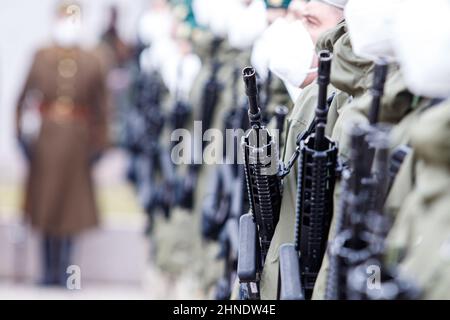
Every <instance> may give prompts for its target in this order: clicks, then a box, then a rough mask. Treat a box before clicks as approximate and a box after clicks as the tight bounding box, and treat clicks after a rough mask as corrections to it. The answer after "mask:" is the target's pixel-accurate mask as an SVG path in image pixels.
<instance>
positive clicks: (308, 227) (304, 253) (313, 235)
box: [280, 51, 338, 299]
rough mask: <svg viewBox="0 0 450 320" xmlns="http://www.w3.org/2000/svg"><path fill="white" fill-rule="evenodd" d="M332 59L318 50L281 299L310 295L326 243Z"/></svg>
mask: <svg viewBox="0 0 450 320" xmlns="http://www.w3.org/2000/svg"><path fill="white" fill-rule="evenodd" d="M331 59H332V54H331V53H330V52H329V51H321V52H320V53H319V70H318V79H317V82H318V85H319V94H318V102H317V108H316V117H315V129H314V132H313V133H311V134H309V135H308V136H306V137H305V138H304V139H303V140H301V141H300V144H299V146H300V149H299V160H298V180H297V181H298V192H297V203H296V226H295V243H294V245H292V244H285V245H283V246H282V247H281V248H280V283H281V288H280V289H281V290H280V298H281V299H303V298H306V299H310V298H311V295H312V291H313V288H314V284H315V281H316V278H317V275H318V272H319V269H320V267H321V264H322V259H323V256H324V254H325V249H326V245H327V239H328V231H329V228H330V223H331V218H332V212H333V190H334V184H335V177H336V168H337V152H338V149H337V146H336V143H335V142H334V141H332V140H331V139H329V138H328V137H326V136H325V127H326V123H327V114H328V106H327V87H328V84H329V82H330V70H331ZM299 254H300V258H299Z"/></svg>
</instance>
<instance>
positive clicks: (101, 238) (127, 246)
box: [0, 0, 195, 299]
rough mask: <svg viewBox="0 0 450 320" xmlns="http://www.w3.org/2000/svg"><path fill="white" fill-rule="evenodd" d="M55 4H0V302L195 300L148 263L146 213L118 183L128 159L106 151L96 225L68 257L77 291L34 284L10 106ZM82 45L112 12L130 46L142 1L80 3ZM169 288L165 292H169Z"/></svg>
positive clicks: (50, 25)
mask: <svg viewBox="0 0 450 320" xmlns="http://www.w3.org/2000/svg"><path fill="white" fill-rule="evenodd" d="M58 3H59V1H57V0H42V1H30V0H1V1H0V6H1V10H0V21H1V28H0V39H1V41H0V106H1V107H0V130H1V134H0V299H10V298H11V299H15V298H20V299H28V298H30V299H46V298H50V299H52V298H63V299H64V298H97V299H98V298H101V299H108V298H120V299H128V298H130V299H141V298H142V299H154V298H160V299H165V298H183V297H184V298H186V297H190V298H195V294H192V292H187V291H185V288H187V287H188V285H184V286H183V285H181V286H179V287H178V286H176V285H174V284H173V283H170V281H169V280H168V279H166V278H164V276H162V275H161V274H158V271H156V270H155V269H154V268H153V267H152V265H151V263H149V256H150V254H149V253H150V250H151V248H150V243H149V241H148V239H147V238H146V237H145V234H144V226H145V215H144V214H143V213H142V209H141V206H140V205H139V204H138V201H137V198H136V195H135V193H134V192H133V188H132V187H131V185H130V184H129V183H128V182H127V181H126V179H125V171H126V166H127V157H126V155H125V152H124V151H122V150H120V149H119V148H117V147H114V146H113V147H111V148H109V149H108V151H107V152H106V153H105V154H104V155H103V157H102V159H101V160H100V161H99V162H98V163H97V164H96V166H95V169H94V183H95V185H96V186H97V187H98V188H97V192H96V194H95V196H96V199H97V202H98V206H99V215H100V221H101V224H100V227H99V228H98V229H95V230H87V231H86V232H83V233H82V235H81V236H79V237H77V238H76V239H75V242H76V245H75V249H74V252H73V257H74V258H73V259H74V260H75V261H76V263H77V265H79V266H80V268H81V270H82V279H83V282H82V290H78V291H77V290H75V291H68V290H66V289H64V288H63V289H60V288H58V287H53V286H38V285H37V284H38V283H39V282H40V281H41V279H40V274H41V273H42V270H41V269H42V265H41V263H40V255H41V253H40V249H41V247H40V237H41V235H40V234H37V233H36V232H34V231H33V230H32V229H31V228H30V227H29V226H28V225H27V224H23V223H22V219H23V214H22V208H23V199H24V188H23V186H24V184H25V180H26V176H27V162H26V160H25V157H24V155H23V153H22V152H21V150H20V148H19V145H18V143H17V139H16V134H15V126H14V124H15V120H14V118H15V112H16V111H15V108H16V103H17V100H18V97H19V95H20V91H21V90H22V88H23V85H24V81H25V79H26V76H27V73H28V71H29V70H30V67H31V63H32V61H33V55H34V53H35V52H36V50H37V49H38V48H40V47H42V46H43V45H46V44H49V43H50V42H51V41H52V39H51V35H52V34H53V31H54V15H55V10H56V9H55V8H57V6H58ZM78 3H79V4H81V7H82V8H83V9H82V10H83V12H82V14H83V26H82V32H81V36H82V42H83V43H84V45H85V46H87V47H90V48H91V47H95V46H96V45H98V43H99V41H100V38H101V36H102V34H103V33H104V32H105V30H106V29H107V28H108V23H109V19H110V18H111V16H110V10H111V7H112V6H114V7H115V8H117V10H118V20H117V31H118V34H119V36H120V38H121V39H122V40H123V42H124V43H126V44H127V45H129V46H130V47H131V46H133V45H135V44H136V39H137V36H136V32H137V26H138V21H139V17H140V16H141V14H142V12H143V11H144V10H145V9H148V7H149V3H150V1H147V0H133V1H126V0H95V1H79V2H78ZM169 287H170V290H169Z"/></svg>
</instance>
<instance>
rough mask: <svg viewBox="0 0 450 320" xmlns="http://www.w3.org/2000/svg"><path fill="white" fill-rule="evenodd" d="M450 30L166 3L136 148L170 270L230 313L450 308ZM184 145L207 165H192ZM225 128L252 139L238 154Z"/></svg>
mask: <svg viewBox="0 0 450 320" xmlns="http://www.w3.org/2000/svg"><path fill="white" fill-rule="evenodd" d="M449 16H450V3H449V2H448V0H436V1H435V2H433V3H424V2H423V1H419V0H414V1H404V0H396V1H393V0H390V1H387V0H382V1H373V0H364V1H363V0H349V1H346V0H311V1H301V0H293V1H288V0H280V1H269V0H268V1H262V0H245V1H240V0H236V1H230V0H214V1H212V0H203V1H202V0H194V1H192V2H188V3H180V2H173V3H167V2H165V1H155V2H154V8H153V10H152V11H151V12H150V13H149V15H148V16H147V17H145V16H144V18H143V19H142V24H141V29H140V30H141V32H140V38H141V40H142V42H143V48H145V49H144V50H143V51H142V52H141V53H140V54H139V57H138V58H139V63H138V66H139V68H138V69H139V71H137V74H138V76H137V77H136V78H137V80H138V81H137V83H136V86H135V88H136V95H134V97H135V100H134V101H135V103H134V106H135V109H136V110H134V111H136V115H133V112H131V111H130V113H129V119H130V123H131V125H130V127H129V130H128V131H129V133H130V136H131V137H130V138H128V139H127V140H126V141H127V142H128V144H127V146H128V148H129V150H130V152H131V154H132V155H133V157H132V162H131V163H132V166H131V167H130V172H129V177H130V179H131V180H132V181H134V182H135V185H136V186H137V190H138V192H139V195H140V199H141V200H142V203H143V205H144V206H145V208H146V211H147V212H148V213H149V216H150V217H151V223H150V227H151V228H150V229H151V230H150V235H151V237H153V239H154V243H155V248H154V249H155V250H154V256H155V260H156V263H157V265H158V266H159V267H160V268H161V270H164V272H167V273H169V274H171V276H172V277H174V278H178V277H186V276H187V277H192V278H193V279H196V280H197V281H198V283H199V284H201V285H200V287H199V288H198V289H199V290H202V291H205V292H208V294H211V295H212V296H214V297H215V298H218V299H229V298H236V299H237V298H244V299H279V298H281V299H416V298H423V299H430V298H431V299H432V298H447V297H448V293H447V290H446V287H447V282H448V279H449V277H448V275H447V273H446V271H447V264H446V261H447V259H449V257H450V254H449V252H450V251H449V248H450V247H449V245H448V244H449V238H448V233H447V232H446V231H447V229H446V228H447V224H446V223H447V222H446V218H445V214H446V213H448V208H447V207H446V204H448V203H449V193H448V190H450V189H448V186H449V181H450V175H449V171H448V168H449V163H450V162H449V155H450V150H449V148H448V142H447V141H448V134H449V132H448V127H449V119H450V118H449V113H448V101H447V100H446V99H447V98H448V96H449V94H450V87H449V85H448V84H449V83H450V81H449V80H450V79H449V75H450V64H449V61H448V58H446V55H445V52H446V50H447V49H448V48H449V45H450V43H449V39H450V35H449V30H450V28H449V26H448V25H447V24H448V23H447V21H448V17H449ZM187 26H189V27H188V28H187ZM174 30H175V31H174ZM246 65H252V66H253V67H247V68H245V69H244V68H243V67H244V66H246ZM243 69H244V70H243ZM242 70H243V71H242ZM242 78H243V80H244V81H242ZM245 96H247V98H248V100H246V99H245ZM132 111H133V110H132ZM164 120H169V121H164ZM195 120H198V121H201V124H202V128H201V130H200V132H197V131H196V130H195V128H194V126H195V125H194V124H193V121H195ZM139 121H141V122H142V124H139V125H137V123H138V122H139ZM138 128H145V130H144V131H143V132H139V130H138ZM180 128H184V129H186V130H187V131H188V132H191V133H193V134H194V137H193V139H192V141H190V143H189V145H190V148H189V150H190V152H189V156H188V159H190V160H192V161H190V162H189V163H187V164H177V165H174V164H173V162H172V161H171V160H173V150H174V149H175V148H173V147H174V146H175V145H176V143H177V142H180V141H175V142H174V141H170V140H171V139H170V138H171V137H170V133H171V132H172V131H173V130H175V129H180ZM214 128H215V129H219V130H220V131H221V132H222V133H224V132H225V130H226V129H244V130H247V131H246V134H245V135H236V136H235V137H234V138H233V139H231V140H230V141H228V140H227V141H226V146H225V147H224V148H222V149H220V148H217V147H218V145H220V144H222V143H223V142H222V140H220V139H216V138H211V139H209V141H208V142H209V144H207V143H205V142H204V141H203V139H202V138H204V137H203V135H204V134H205V135H207V133H208V129H214ZM196 135H201V136H202V137H200V139H198V137H196ZM183 139H184V138H183ZM197 141H200V142H197ZM130 142H131V143H130ZM184 142H186V141H184ZM212 149H215V150H227V151H226V152H223V154H220V156H219V157H217V155H215V154H212V153H210V152H208V151H209V150H212ZM229 150H234V151H237V152H231V153H229V152H228V151H229ZM208 157H210V158H215V159H217V158H219V159H220V160H221V161H219V163H216V164H213V165H211V164H202V160H203V162H207V163H209V161H208ZM239 157H241V158H242V159H241V160H243V161H242V162H239V161H238V160H239ZM199 158H200V160H199ZM158 211H159V212H163V213H164V214H162V215H158V214H155V213H156V212H158ZM247 212H249V213H248V214H246V213H247Z"/></svg>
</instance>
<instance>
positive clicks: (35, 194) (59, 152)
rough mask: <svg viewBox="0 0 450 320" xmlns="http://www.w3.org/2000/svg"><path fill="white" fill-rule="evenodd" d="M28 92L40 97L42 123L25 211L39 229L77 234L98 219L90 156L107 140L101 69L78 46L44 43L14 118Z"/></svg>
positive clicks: (29, 178)
mask: <svg viewBox="0 0 450 320" xmlns="http://www.w3.org/2000/svg"><path fill="white" fill-rule="evenodd" d="M92 88H96V90H92ZM31 91H35V92H36V91H37V92H39V93H40V94H41V96H42V99H41V101H40V102H39V103H40V105H39V108H40V111H41V115H42V125H41V130H40V134H39V136H38V138H37V141H36V143H35V145H34V146H33V147H32V149H33V151H32V159H31V164H30V171H29V177H28V180H27V188H26V199H25V213H26V214H27V216H28V217H29V218H30V220H31V223H32V225H33V226H34V227H36V228H37V229H39V230H40V231H42V232H44V233H45V234H51V235H54V236H69V235H74V234H78V233H80V232H82V231H84V230H86V229H88V228H91V227H94V226H96V225H97V223H98V211H97V206H96V202H95V196H94V186H93V184H92V178H91V161H92V160H93V159H94V158H95V157H96V156H98V154H99V153H100V152H101V151H103V149H104V148H105V147H106V146H107V143H108V140H107V95H106V88H105V83H104V76H103V71H102V69H101V67H100V63H99V62H98V60H97V59H96V58H95V56H94V55H93V54H91V53H89V52H86V51H84V50H82V49H79V48H76V47H74V48H71V49H65V48H60V47H56V46H55V47H50V48H45V49H42V50H39V51H38V52H37V53H36V55H35V57H34V61H33V64H32V67H31V70H30V73H29V75H28V78H27V80H26V83H25V86H24V88H23V91H22V93H21V95H20V98H19V101H18V104H17V118H18V120H17V123H20V118H21V114H22V109H23V106H24V103H25V99H26V96H27V94H28V93H30V92H31ZM19 130H20V128H19Z"/></svg>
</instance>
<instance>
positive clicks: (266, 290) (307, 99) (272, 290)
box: [261, 23, 348, 299]
mask: <svg viewBox="0 0 450 320" xmlns="http://www.w3.org/2000/svg"><path fill="white" fill-rule="evenodd" d="M344 27H345V25H344V24H343V23H342V24H340V25H339V26H337V27H336V28H335V29H333V30H331V31H330V32H327V33H326V34H324V36H323V37H322V39H321V41H320V42H319V43H318V45H317V47H318V49H319V50H321V49H332V47H333V45H334V43H335V42H336V41H337V40H338V39H339V38H340V37H341V36H342V35H343V34H344V32H345V30H344ZM317 93H318V86H317V84H315V83H313V84H311V85H309V86H307V87H306V88H305V89H304V90H303V91H302V93H301V94H300V96H299V98H298V99H297V101H296V103H295V106H294V108H293V110H292V113H291V115H290V116H289V117H288V120H287V131H286V144H285V150H284V155H283V160H284V162H287V161H288V160H289V158H290V157H291V155H292V154H293V153H294V150H295V148H296V142H297V136H298V135H299V134H300V133H302V132H303V131H305V130H307V129H308V127H309V126H310V124H311V123H312V121H313V119H314V116H315V108H316V106H317ZM328 94H329V96H331V95H332V94H336V97H335V98H334V99H333V102H332V104H331V106H330V112H329V114H328V119H329V122H328V124H327V129H326V130H327V132H328V133H330V132H331V129H332V127H333V125H334V121H335V119H336V115H337V113H338V112H340V109H341V106H342V105H343V104H344V103H345V102H346V101H347V99H348V96H347V95H346V93H345V92H343V91H340V90H336V89H335V88H333V87H331V86H330V88H329V90H328ZM296 167H297V166H296V165H294V167H293V169H292V171H291V173H290V174H289V175H288V176H287V177H286V178H285V179H284V182H283V185H284V187H283V189H284V190H283V199H282V203H281V211H280V219H279V222H278V225H277V227H276V229H275V233H274V236H273V238H272V242H271V245H270V249H269V252H268V255H267V257H266V261H265V265H264V269H263V273H262V278H261V298H262V299H276V298H277V290H278V268H279V264H278V262H279V260H278V248H279V246H280V245H282V244H283V243H292V242H293V241H294V225H295V223H294V221H295V202H296V194H297V168H296Z"/></svg>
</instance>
